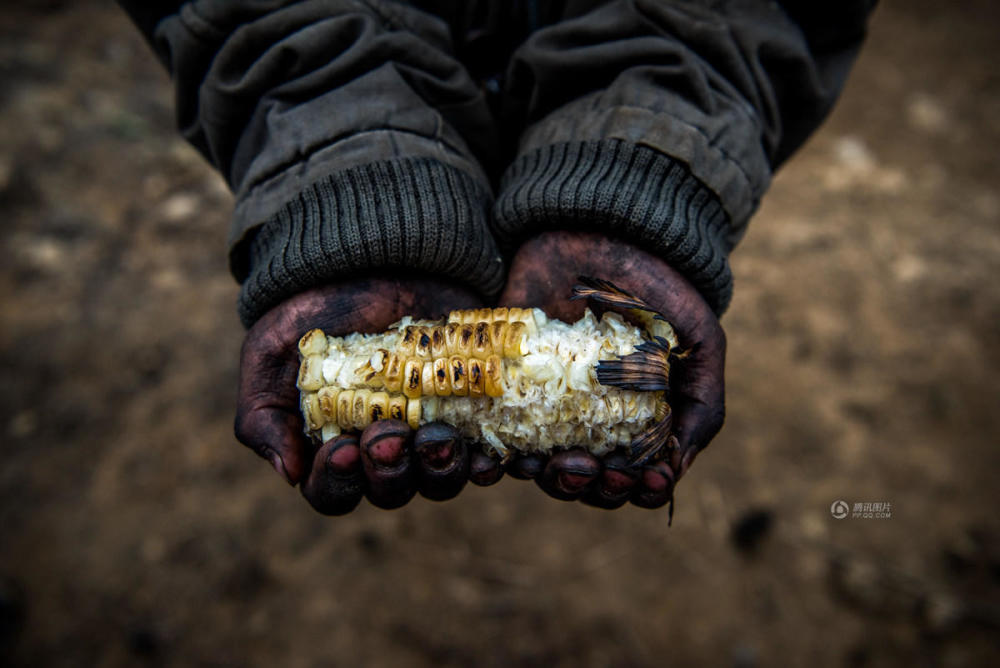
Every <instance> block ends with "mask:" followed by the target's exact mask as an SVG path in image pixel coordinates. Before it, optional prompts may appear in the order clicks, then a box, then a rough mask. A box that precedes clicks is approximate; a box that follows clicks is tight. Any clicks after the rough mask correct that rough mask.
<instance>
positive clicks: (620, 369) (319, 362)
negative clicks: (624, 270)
mask: <svg viewBox="0 0 1000 668" xmlns="http://www.w3.org/2000/svg"><path fill="white" fill-rule="evenodd" d="M577 289H578V290H581V292H579V293H578V294H579V295H580V296H586V297H589V298H593V299H595V300H597V301H601V302H604V303H606V304H610V305H614V306H617V307H619V308H622V309H624V310H626V311H627V312H629V313H630V317H633V316H634V317H633V321H637V322H640V323H641V324H642V327H639V326H636V325H633V324H631V323H630V322H629V321H626V320H625V319H624V318H623V317H622V316H620V315H618V314H617V313H615V312H612V311H608V312H606V313H605V314H604V315H603V316H602V317H601V318H600V319H598V318H596V317H595V316H594V315H593V314H592V313H591V312H590V311H589V310H587V311H585V314H584V317H583V318H581V319H580V320H579V321H577V322H576V323H572V324H567V323H564V322H561V321H558V320H550V319H548V318H547V317H546V316H545V314H544V313H542V312H541V311H539V310H537V309H522V308H499V309H467V310H463V311H453V312H452V313H450V314H449V315H448V317H447V319H446V320H444V321H438V322H430V321H418V320H413V319H410V318H404V320H403V321H401V322H400V323H397V324H396V325H394V326H393V327H392V328H390V329H389V330H388V331H386V332H384V333H382V334H366V335H360V334H357V335H351V336H350V337H345V338H334V337H327V336H326V335H325V334H324V333H323V332H321V331H319V330H313V331H312V332H309V333H308V334H307V335H306V336H304V337H303V338H302V340H301V341H300V342H299V351H300V353H301V355H302V364H301V369H300V373H299V388H300V390H301V391H302V410H303V415H304V417H305V419H306V420H305V421H306V428H307V431H308V432H309V433H310V434H312V435H314V436H316V437H317V438H319V437H323V438H326V437H327V436H328V435H329V434H331V433H333V432H334V430H338V433H339V430H348V429H363V428H364V427H365V426H367V425H369V424H371V422H373V421H375V420H379V419H383V418H394V419H397V420H403V421H405V422H407V423H408V424H409V425H410V426H411V427H413V428H417V427H418V426H420V425H421V424H426V423H427V422H430V421H432V420H435V419H440V420H443V421H445V422H448V423H450V424H452V425H454V426H455V427H456V428H458V429H459V431H460V432H461V433H462V434H463V435H464V436H465V437H467V438H469V439H472V440H474V441H478V442H481V443H486V444H487V445H488V447H490V448H492V449H493V450H495V451H497V452H498V453H500V454H502V455H507V454H509V453H510V451H512V450H517V451H523V452H548V451H550V450H551V449H552V448H553V447H557V446H567V445H582V446H584V447H586V448H587V449H589V450H590V451H591V452H592V453H594V454H598V455H600V454H603V453H604V452H607V451H609V450H611V449H613V448H615V447H619V446H625V447H628V448H630V451H631V452H632V455H633V457H635V456H636V453H637V452H640V453H649V452H653V453H659V452H660V451H661V450H662V449H663V448H669V447H673V446H672V445H670V443H671V441H670V439H671V438H672V436H671V435H670V424H671V413H670V407H669V405H668V404H667V402H666V399H665V393H664V390H666V389H667V382H668V372H669V365H670V360H671V359H672V358H671V355H674V356H676V355H677V354H678V353H677V349H676V341H677V338H676V335H675V334H674V333H673V330H672V329H670V328H669V324H668V323H666V322H665V321H662V320H658V319H655V318H654V317H653V315H654V312H653V311H652V309H650V308H648V306H646V305H645V303H644V302H642V301H641V300H638V299H636V298H634V297H632V296H630V295H627V294H625V293H623V292H621V291H620V290H618V289H617V288H614V286H611V285H610V284H607V283H603V282H599V281H591V282H590V283H586V284H585V285H584V286H583V287H582V288H577ZM633 311H634V312H635V313H638V315H635V314H634V313H633ZM673 442H676V440H674V441H673Z"/></svg>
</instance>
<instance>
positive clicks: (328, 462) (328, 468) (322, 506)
mask: <svg viewBox="0 0 1000 668" xmlns="http://www.w3.org/2000/svg"><path fill="white" fill-rule="evenodd" d="M364 492H365V476H364V470H363V469H362V467H361V449H360V448H359V447H358V439H357V437H356V436H353V435H344V436H338V437H337V438H334V439H331V440H329V441H327V442H326V443H325V444H323V447H321V448H320V449H319V450H318V451H317V452H316V456H315V457H314V458H313V464H312V470H311V471H310V472H309V477H308V478H306V481H305V482H304V483H302V496H304V497H305V498H306V500H307V501H308V502H309V503H310V504H311V505H312V507H313V508H315V509H316V510H318V511H319V512H321V513H323V514H324V515H344V514H345V513H349V512H351V511H352V510H354V509H355V508H356V507H357V505H358V503H359V502H360V501H361V497H362V496H364Z"/></svg>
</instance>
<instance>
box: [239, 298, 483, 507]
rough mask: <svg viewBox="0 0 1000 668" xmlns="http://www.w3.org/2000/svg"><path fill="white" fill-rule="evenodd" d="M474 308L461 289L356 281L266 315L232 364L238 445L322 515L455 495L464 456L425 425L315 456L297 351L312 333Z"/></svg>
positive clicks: (390, 425) (376, 427) (435, 427)
mask: <svg viewBox="0 0 1000 668" xmlns="http://www.w3.org/2000/svg"><path fill="white" fill-rule="evenodd" d="M477 306H480V303H479V300H478V299H477V298H476V296H475V295H474V294H473V293H472V292H470V291H467V290H465V289H463V288H461V287H457V286H455V285H452V284H448V283H445V282H443V281H437V280H432V279H424V280H416V281H414V280H409V281H401V280H394V279H359V280H351V281H344V282H341V283H337V284H335V285H330V286H325V287H321V288H314V289H311V290H308V291H306V292H303V293H300V294H298V295H296V296H294V297H291V298H289V299H288V300H286V301H284V302H282V303H281V304H279V305H278V306H276V307H274V308H273V309H271V310H270V311H268V312H267V313H266V314H265V315H264V316H263V317H262V318H261V319H260V320H259V321H257V323H256V324H255V325H254V326H253V327H252V328H251V329H250V331H249V332H248V333H247V336H246V339H245V340H244V342H243V350H242V354H241V359H240V385H239V397H238V400H237V409H236V438H237V439H238V440H239V441H240V442H241V443H243V444H244V445H246V446H248V447H249V448H251V449H252V450H253V451H254V452H256V453H257V454H258V455H260V456H261V457H263V458H264V459H267V460H269V461H270V462H271V464H272V465H273V466H274V468H275V470H276V471H277V472H278V473H279V474H280V475H281V476H282V477H283V478H284V479H285V480H287V481H288V482H289V484H292V485H295V484H301V491H302V495H303V496H305V497H306V499H307V500H308V501H309V503H311V504H312V506H313V507H314V508H315V509H316V510H318V511H319V512H321V513H324V514H328V515H339V514H344V513H348V512H350V511H351V510H353V509H354V508H355V507H356V506H357V505H358V502H359V501H360V500H361V497H362V496H367V497H368V499H369V501H371V502H372V504H374V505H376V506H379V507H381V508H397V507H399V506H402V505H404V504H406V503H407V502H408V501H409V500H410V499H411V498H413V496H414V494H415V493H416V492H420V493H421V494H422V495H423V496H425V497H428V498H431V499H448V498H451V497H453V496H455V495H456V494H458V493H459V492H460V491H461V490H462V488H463V487H464V486H465V483H466V481H467V480H468V478H469V455H468V451H467V450H466V447H465V445H464V444H463V443H462V441H461V439H459V438H458V436H457V433H456V432H455V430H454V429H452V428H451V427H449V426H447V425H442V424H430V425H426V426H424V427H421V428H420V429H418V430H417V431H416V432H415V433H414V432H413V431H412V430H411V429H410V428H409V427H408V426H407V425H406V424H405V423H403V422H399V421H396V420H382V421H379V422H376V423H374V424H372V425H371V426H370V427H368V428H367V429H365V430H364V431H363V432H362V433H361V434H360V435H342V436H339V437H337V438H335V439H332V440H330V441H328V442H326V443H324V444H323V445H322V447H317V446H316V445H314V444H313V443H312V442H311V441H310V440H309V439H308V438H307V437H306V436H305V434H303V431H302V428H303V422H302V415H301V413H300V408H299V391H298V389H297V387H296V385H295V383H296V379H297V376H298V370H299V354H298V341H299V338H300V337H301V336H302V335H303V334H305V333H306V332H307V331H309V330H310V329H313V328H316V327H318V328H320V329H323V330H324V331H326V332H327V333H328V334H331V335H334V336H341V335H345V334H350V333H352V332H376V331H382V330H384V329H386V328H387V327H388V326H389V325H390V324H392V323H393V322H395V321H397V320H399V319H400V318H402V317H403V316H404V315H411V316H415V317H429V318H437V317H440V316H442V315H444V314H445V313H447V312H448V311H450V310H452V309H456V308H475V307H477Z"/></svg>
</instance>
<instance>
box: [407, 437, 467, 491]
mask: <svg viewBox="0 0 1000 668" xmlns="http://www.w3.org/2000/svg"><path fill="white" fill-rule="evenodd" d="M413 452H414V453H415V455H416V473H417V489H418V490H419V491H420V494H421V495H422V496H424V497H425V498H428V499H431V500H433V501H444V500H445V499H451V498H453V497H455V496H456V495H457V494H458V493H459V492H461V491H462V488H463V487H465V483H466V482H468V480H469V451H468V448H467V447H466V445H465V441H463V440H462V438H461V437H460V436H459V434H458V430H457V429H455V428H454V427H452V426H451V425H450V424H445V423H444V422H431V423H430V424H426V425H424V426H422V427H420V429H418V430H417V433H416V435H415V436H414V437H413Z"/></svg>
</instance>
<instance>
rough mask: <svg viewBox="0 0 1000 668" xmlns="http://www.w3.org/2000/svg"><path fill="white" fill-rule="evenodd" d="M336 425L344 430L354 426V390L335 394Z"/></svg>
mask: <svg viewBox="0 0 1000 668" xmlns="http://www.w3.org/2000/svg"><path fill="white" fill-rule="evenodd" d="M337 426H338V427H340V428H341V429H344V430H347V429H352V428H353V427H354V390H342V391H341V392H340V394H338V395H337Z"/></svg>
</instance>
